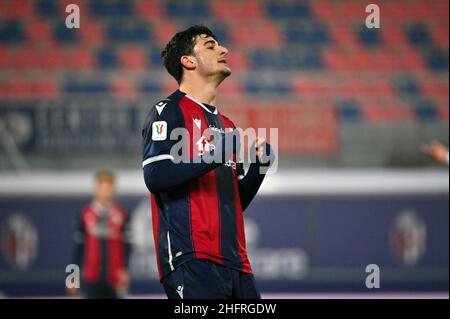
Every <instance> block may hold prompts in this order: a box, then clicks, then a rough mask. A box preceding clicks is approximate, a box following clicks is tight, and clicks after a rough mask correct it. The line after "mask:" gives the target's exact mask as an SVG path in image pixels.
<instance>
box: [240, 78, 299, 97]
mask: <svg viewBox="0 0 450 319" xmlns="http://www.w3.org/2000/svg"><path fill="white" fill-rule="evenodd" d="M243 87H244V89H245V91H246V92H247V93H248V94H251V95H261V94H269V95H272V94H277V95H282V96H286V95H290V94H292V88H291V87H290V86H289V85H288V84H285V83H281V82H280V83H269V84H267V83H260V82H256V81H248V82H245V83H244V85H243Z"/></svg>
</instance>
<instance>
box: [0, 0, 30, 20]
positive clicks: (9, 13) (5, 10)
mask: <svg viewBox="0 0 450 319" xmlns="http://www.w3.org/2000/svg"><path fill="white" fill-rule="evenodd" d="M32 15H33V1H32V0H2V1H0V18H4V19H15V18H20V17H30V16H32Z"/></svg>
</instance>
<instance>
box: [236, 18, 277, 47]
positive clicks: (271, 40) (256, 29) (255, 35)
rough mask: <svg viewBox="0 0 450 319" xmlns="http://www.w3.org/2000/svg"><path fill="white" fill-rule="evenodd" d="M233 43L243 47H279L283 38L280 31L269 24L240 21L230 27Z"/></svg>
mask: <svg viewBox="0 0 450 319" xmlns="http://www.w3.org/2000/svg"><path fill="white" fill-rule="evenodd" d="M229 27H230V28H231V42H232V43H233V44H235V45H240V46H243V47H252V48H258V47H271V48H273V47H279V46H280V45H281V43H282V36H281V34H280V32H279V30H278V29H277V28H276V27H275V26H274V25H272V24H271V23H269V22H262V21H258V23H252V22H246V21H239V22H237V21H236V23H233V24H232V25H229Z"/></svg>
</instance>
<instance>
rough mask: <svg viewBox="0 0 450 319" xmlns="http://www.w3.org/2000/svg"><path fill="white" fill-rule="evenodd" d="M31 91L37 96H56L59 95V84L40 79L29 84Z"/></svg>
mask: <svg viewBox="0 0 450 319" xmlns="http://www.w3.org/2000/svg"><path fill="white" fill-rule="evenodd" d="M29 92H30V94H31V95H32V96H34V97H37V98H54V97H56V96H58V86H57V85H56V83H55V82H53V81H40V82H34V83H31V84H29Z"/></svg>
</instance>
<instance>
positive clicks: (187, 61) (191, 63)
mask: <svg viewBox="0 0 450 319" xmlns="http://www.w3.org/2000/svg"><path fill="white" fill-rule="evenodd" d="M180 62H181V64H182V65H183V66H184V67H185V68H186V69H188V70H193V69H195V66H196V61H195V58H194V57H193V56H190V55H183V56H182V57H181V58H180Z"/></svg>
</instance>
